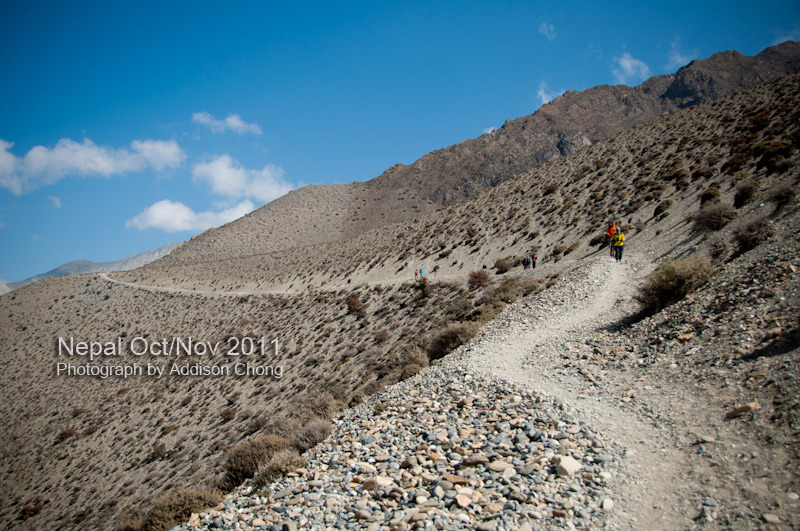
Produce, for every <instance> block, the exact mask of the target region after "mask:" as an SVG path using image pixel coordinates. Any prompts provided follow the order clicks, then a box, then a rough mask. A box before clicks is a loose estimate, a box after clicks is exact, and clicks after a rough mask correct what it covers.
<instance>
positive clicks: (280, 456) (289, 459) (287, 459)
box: [253, 449, 306, 489]
mask: <svg viewBox="0 0 800 531" xmlns="http://www.w3.org/2000/svg"><path fill="white" fill-rule="evenodd" d="M305 466H306V460H305V459H304V458H303V457H302V456H301V455H300V454H298V453H297V450H293V449H289V450H283V451H281V452H278V453H277V454H275V455H273V456H272V459H270V460H269V461H268V462H267V463H266V464H264V465H262V466H261V467H260V468H259V469H258V473H257V474H256V476H255V481H254V482H253V486H254V487H255V488H256V489H262V488H264V487H265V486H267V485H268V484H270V483H272V482H273V481H275V480H276V479H278V478H279V477H281V476H285V475H286V474H288V473H290V472H294V471H295V470H297V469H298V468H303V467H305Z"/></svg>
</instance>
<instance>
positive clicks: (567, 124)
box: [158, 42, 800, 265]
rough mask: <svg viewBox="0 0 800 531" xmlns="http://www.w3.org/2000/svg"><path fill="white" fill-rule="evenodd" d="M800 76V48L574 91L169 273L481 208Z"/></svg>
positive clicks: (204, 241)
mask: <svg viewBox="0 0 800 531" xmlns="http://www.w3.org/2000/svg"><path fill="white" fill-rule="evenodd" d="M799 69H800V43H794V42H787V43H784V44H781V45H779V46H775V47H772V48H768V49H766V50H764V51H762V52H761V53H759V54H758V55H756V56H755V57H747V56H745V55H742V54H741V53H739V52H732V51H727V52H720V53H717V54H715V55H713V56H711V57H710V58H708V59H705V60H698V61H692V62H691V63H690V64H688V65H687V66H684V67H683V68H681V69H680V70H678V72H677V73H675V74H668V75H662V76H655V77H652V78H650V79H649V80H647V81H645V82H644V83H642V84H641V85H639V86H637V87H628V86H624V85H618V86H599V87H594V88H591V89H588V90H585V91H583V92H575V91H568V92H567V93H565V94H564V95H562V96H561V97H559V98H557V99H556V100H554V101H553V102H551V103H549V104H547V105H544V106H542V108H541V109H539V110H538V111H537V112H535V113H534V114H532V115H530V116H525V117H522V118H517V119H516V120H508V121H506V123H505V124H504V125H503V126H502V127H501V128H500V129H498V130H495V131H493V132H491V133H488V134H485V135H482V136H480V137H478V138H475V139H470V140H465V141H464V142H461V143H459V144H456V145H454V146H450V147H448V148H446V149H440V150H437V151H432V152H430V153H428V154H427V155H425V156H423V157H422V158H420V159H419V160H417V161H416V162H414V163H413V164H411V165H404V164H398V165H396V166H393V167H391V168H389V169H388V170H386V171H385V172H383V174H381V175H380V176H378V177H376V178H375V179H372V180H370V181H367V182H363V183H352V184H341V185H323V186H308V187H305V188H302V189H300V190H295V191H294V192H291V193H289V194H287V195H286V196H284V197H282V198H280V199H278V200H276V201H273V202H272V203H269V204H268V205H265V206H263V207H261V208H260V209H258V210H256V211H255V212H252V213H250V214H249V215H247V216H244V217H243V218H241V219H239V220H237V221H234V222H232V223H229V224H228V225H225V226H223V227H219V228H217V229H212V230H209V231H207V232H205V233H203V234H201V235H199V236H196V237H195V238H193V239H192V240H191V241H190V242H188V243H186V244H184V245H183V246H181V247H179V248H178V249H176V250H175V251H174V252H172V253H171V254H170V255H169V256H167V257H165V258H164V259H162V260H160V261H159V262H158V263H159V264H164V265H167V264H177V263H188V262H193V261H202V260H217V259H223V258H232V257H237V256H249V255H254V254H260V253H265V252H271V251H278V250H284V249H292V248H296V247H302V246H306V245H314V244H319V243H325V242H332V241H337V240H339V239H341V238H349V237H352V236H355V235H358V234H361V233H363V232H364V231H367V230H370V229H373V228H375V227H376V226H381V225H385V224H388V223H393V222H398V221H406V220H412V219H415V218H417V217H419V216H420V215H422V214H426V213H429V212H432V211H434V210H436V209H438V208H441V207H443V206H448V205H452V204H456V203H460V202H463V201H465V200H467V199H470V198H473V197H475V196H476V195H478V194H479V193H481V192H482V191H484V190H487V189H488V188H491V187H494V186H496V185H498V184H499V183H501V182H503V181H506V180H508V179H510V178H511V177H513V176H514V175H517V174H519V173H521V172H523V171H525V170H528V169H530V168H533V167H536V166H538V165H540V164H543V163H546V162H549V161H552V160H555V159H557V158H560V157H562V156H566V155H570V154H572V153H574V152H575V151H577V150H578V149H581V148H582V147H585V146H587V145H590V144H591V143H594V142H597V141H599V140H602V139H605V138H609V137H611V136H613V135H615V134H617V133H619V132H621V131H624V130H625V129H628V128H630V127H632V126H634V125H636V124H639V123H642V122H646V121H648V120H651V119H653V118H656V117H657V116H659V115H661V114H663V113H665V112H670V111H674V110H677V109H680V108H685V107H688V106H691V105H695V104H697V103H701V102H703V101H707V100H709V99H713V98H716V97H719V96H723V95H726V94H731V93H733V92H736V91H738V90H741V89H743V88H747V87H750V86H752V85H754V84H757V83H760V82H763V81H766V80H769V79H773V78H776V77H779V76H783V75H785V74H788V73H792V72H795V71H797V70H799Z"/></svg>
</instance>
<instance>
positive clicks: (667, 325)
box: [177, 238, 800, 530]
mask: <svg viewBox="0 0 800 531" xmlns="http://www.w3.org/2000/svg"><path fill="white" fill-rule="evenodd" d="M780 240H781V241H780V243H779V242H778V241H775V242H774V243H773V244H771V245H768V246H766V247H765V248H764V249H761V250H760V251H759V252H757V253H753V254H752V255H746V256H744V257H741V258H739V259H737V260H734V261H732V262H731V263H729V264H728V265H727V266H725V269H726V273H729V274H726V275H720V276H719V279H718V280H716V281H712V282H711V283H710V284H709V285H708V286H707V287H706V288H704V289H702V290H700V291H698V292H697V293H695V294H693V295H692V296H690V298H689V299H688V300H685V301H682V302H681V303H679V304H676V305H674V306H672V307H670V308H668V309H667V310H666V311H664V312H662V313H660V314H658V315H657V316H656V317H653V318H646V319H642V320H639V321H638V322H636V323H632V320H633V319H634V318H635V313H636V310H637V307H636V305H635V304H634V303H633V301H632V299H631V295H632V294H633V292H634V291H635V290H634V288H633V287H634V286H635V285H637V284H638V281H639V280H640V279H641V278H642V277H643V276H644V275H645V273H646V272H647V267H646V264H647V260H646V259H645V257H644V256H642V255H640V254H633V255H632V256H631V257H630V259H628V260H626V261H625V262H624V263H623V264H617V263H615V262H614V261H613V260H611V259H610V258H609V257H607V256H605V253H604V252H603V253H598V254H597V255H596V256H594V257H593V258H592V259H590V260H586V261H583V262H581V263H577V264H575V265H574V266H573V267H572V268H570V269H569V270H568V271H566V272H565V273H564V274H563V275H562V277H561V279H560V280H559V282H558V283H557V284H556V285H555V286H554V288H552V289H550V290H547V291H545V292H543V293H542V294H538V295H533V296H530V297H528V298H527V299H524V300H522V301H520V302H518V303H516V304H514V305H512V306H510V307H508V308H506V310H505V311H504V312H503V314H501V316H500V317H499V318H497V319H495V320H494V321H493V322H492V323H490V324H489V325H488V326H486V327H485V328H484V330H483V331H482V333H481V334H480V335H479V336H478V337H476V338H475V339H474V340H473V341H472V342H470V343H469V344H468V345H465V346H464V347H462V348H461V349H459V351H457V352H456V353H454V354H452V355H450V356H448V357H447V358H446V359H444V360H443V361H442V362H441V363H440V364H438V365H437V366H436V367H431V368H429V369H426V370H425V371H423V373H421V374H419V375H417V376H416V377H414V378H413V379H411V380H408V381H406V382H403V383H400V384H397V385H395V386H393V387H391V388H390V389H387V390H385V391H383V392H382V393H380V394H378V395H376V396H373V397H370V398H369V399H368V400H367V401H366V402H365V403H364V404H362V405H361V406H359V407H358V408H356V409H353V410H349V411H347V412H346V414H345V415H344V416H342V417H341V418H340V419H339V420H338V421H337V426H336V428H335V430H334V433H333V434H332V435H331V437H329V438H328V439H327V440H326V441H325V442H324V443H323V444H322V445H320V446H318V447H317V448H315V449H313V450H311V451H310V452H308V453H307V454H306V460H307V465H306V467H305V468H302V469H298V470H296V471H295V472H294V473H292V474H290V475H289V476H287V477H284V478H282V479H280V480H278V481H276V482H274V483H272V484H270V485H268V486H267V487H266V488H265V489H263V490H261V489H257V488H254V486H253V485H252V484H245V485H244V486H242V487H241V488H240V489H238V490H237V491H235V492H234V493H232V494H231V495H230V496H228V497H227V498H226V499H225V501H224V502H223V503H222V504H220V505H219V506H217V507H216V508H214V509H213V510H210V511H207V512H205V513H202V514H197V515H193V517H192V519H191V520H190V521H189V522H187V523H185V524H183V525H182V526H179V527H178V528H177V529H181V530H189V529H202V530H204V529H281V528H283V529H300V528H307V529H351V528H360V529H409V528H420V529H461V528H467V529H561V528H564V529H566V528H575V527H583V528H612V529H643V528H649V529H681V528H683V529H689V528H695V527H702V528H735V529H750V528H759V527H764V528H768V527H776V528H779V527H796V526H798V525H800V518H799V517H798V510H799V509H800V504H798V494H797V493H798V492H800V481H799V479H800V478H798V475H797V471H796V469H795V467H794V465H793V463H796V462H797V452H798V448H799V447H800V445H798V428H799V427H800V424H798V422H797V421H798V406H799V405H800V402H798V399H797V398H796V397H797V396H798V394H797V392H798V386H797V381H796V373H797V371H796V363H797V349H796V346H797V344H796V329H795V324H794V323H789V322H785V320H786V319H790V318H791V317H792V316H793V317H794V319H796V316H797V304H798V301H799V300H800V293H798V289H797V284H798V275H797V267H798V266H800V253H798V249H799V248H800V245H798V241H797V238H794V241H787V240H786V239H785V238H780ZM737 275H739V276H738V277H737ZM731 278H733V283H734V284H735V286H736V288H735V289H731V287H730V286H729V285H728V284H730V283H731V280H730V279H731ZM722 279H728V280H722ZM754 285H755V286H756V287H755V288H753V286H754ZM765 295H766V296H765ZM748 296H749V297H750V298H749V299H748ZM720 299H722V300H723V301H727V306H728V308H729V311H727V312H726V311H719V309H716V311H715V312H714V313H713V314H712V313H710V308H709V306H714V305H718V304H720ZM723 304H725V303H723ZM755 315H757V316H758V317H755ZM712 316H713V317H712ZM709 317H711V318H709ZM776 320H777V321H781V320H783V321H784V323H783V328H782V329H781V330H776V329H775V328H776V324H778V323H776ZM776 340H777V342H776ZM787 342H788V343H787ZM789 346H793V348H788V347H789ZM770 375H774V377H775V378H776V379H778V375H780V377H779V381H776V380H772V381H771V383H770V382H769V381H768V382H764V381H763V380H769V378H770ZM756 401H758V402H759V405H756V406H753V405H751V406H749V407H745V408H742V411H739V410H737V409H736V408H737V406H740V405H742V404H746V403H749V404H752V403H753V402H756ZM787 404H788V405H787Z"/></svg>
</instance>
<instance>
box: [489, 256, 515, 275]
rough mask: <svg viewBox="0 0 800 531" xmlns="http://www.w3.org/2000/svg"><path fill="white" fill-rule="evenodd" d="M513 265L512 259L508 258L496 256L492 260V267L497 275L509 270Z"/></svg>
mask: <svg viewBox="0 0 800 531" xmlns="http://www.w3.org/2000/svg"><path fill="white" fill-rule="evenodd" d="M512 267H514V261H513V260H511V259H510V258H498V259H497V260H495V262H494V268H495V270H496V271H497V274H498V275H502V274H503V273H508V272H509V271H511V268H512Z"/></svg>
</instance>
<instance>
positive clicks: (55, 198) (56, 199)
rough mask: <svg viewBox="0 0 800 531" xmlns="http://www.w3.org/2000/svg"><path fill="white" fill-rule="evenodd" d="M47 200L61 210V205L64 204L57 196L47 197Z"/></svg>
mask: <svg viewBox="0 0 800 531" xmlns="http://www.w3.org/2000/svg"><path fill="white" fill-rule="evenodd" d="M47 199H49V200H50V201H52V203H53V206H54V207H55V208H61V205H62V204H63V203H61V199H59V198H57V197H56V196H54V195H49V196H47Z"/></svg>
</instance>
